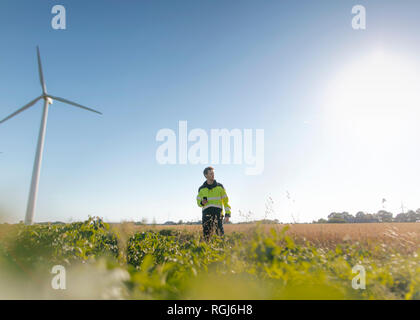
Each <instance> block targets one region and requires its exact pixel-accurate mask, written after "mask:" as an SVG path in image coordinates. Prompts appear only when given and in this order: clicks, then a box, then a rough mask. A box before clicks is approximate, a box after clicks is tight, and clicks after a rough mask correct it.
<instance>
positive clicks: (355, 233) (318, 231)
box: [0, 218, 420, 299]
mask: <svg viewBox="0 0 420 320" xmlns="http://www.w3.org/2000/svg"><path fill="white" fill-rule="evenodd" d="M201 233H202V229H201V226H200V225H177V226H160V225H154V226H153V225H140V226H137V225H134V224H133V223H121V224H111V225H108V224H106V223H103V222H102V221H101V220H99V219H96V218H90V219H89V220H88V221H85V222H80V223H72V224H66V225H34V226H30V227H27V226H23V225H0V267H1V268H0V289H1V290H0V298H6V299H10V298H12V299H13V298H34V297H35V298H37V299H51V298H53V299H420V256H419V254H420V224H419V223H367V224H292V225H282V224H267V225H264V224H228V225H225V233H226V234H225V237H224V239H222V238H220V237H217V236H215V237H213V238H212V240H211V241H210V242H209V243H206V242H204V241H202V237H201ZM54 265H62V266H63V267H64V268H65V272H66V280H65V281H66V289H65V290H54V289H52V287H51V281H52V279H53V277H54V275H53V274H51V268H52V267H53V266H54ZM355 266H362V267H363V269H364V272H365V280H366V286H365V288H364V289H360V288H359V289H357V288H355V287H354V281H355V277H357V276H361V274H360V271H358V272H355V271H354V267H355ZM358 279H359V280H357V281H356V283H359V284H360V283H361V282H360V277H359V278H358Z"/></svg>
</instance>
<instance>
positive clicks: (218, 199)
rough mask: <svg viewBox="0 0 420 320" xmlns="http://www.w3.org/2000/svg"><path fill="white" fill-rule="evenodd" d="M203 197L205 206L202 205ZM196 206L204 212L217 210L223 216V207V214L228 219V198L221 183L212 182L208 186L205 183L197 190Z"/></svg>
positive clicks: (229, 211)
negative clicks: (205, 201)
mask: <svg viewBox="0 0 420 320" xmlns="http://www.w3.org/2000/svg"><path fill="white" fill-rule="evenodd" d="M204 197H207V201H208V202H207V203H206V205H203V204H202V201H203V200H204ZM197 205H198V206H199V207H201V208H202V210H203V211H204V210H206V209H207V208H212V207H213V208H219V209H220V210H221V211H222V214H223V207H225V213H226V216H227V217H230V213H231V210H230V206H229V198H228V196H227V194H226V190H225V188H224V187H223V185H222V184H221V183H218V182H217V181H216V180H214V182H213V184H212V185H208V184H207V181H205V182H204V183H203V185H202V186H201V187H200V188H199V189H198V195H197Z"/></svg>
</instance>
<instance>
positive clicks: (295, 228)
mask: <svg viewBox="0 0 420 320" xmlns="http://www.w3.org/2000/svg"><path fill="white" fill-rule="evenodd" d="M285 226H286V225H285V224H265V225H261V227H262V228H263V230H265V231H267V232H268V231H269V230H270V229H271V228H275V229H276V230H278V231H280V230H281V229H282V228H284V227H285ZM287 226H289V227H290V228H289V230H288V231H287V233H286V234H287V235H288V236H289V237H291V238H292V239H293V240H294V241H296V242H297V243H304V242H306V241H309V242H310V243H311V244H313V245H315V246H317V247H324V248H329V249H331V248H334V247H335V246H336V245H337V244H343V243H354V244H360V245H363V246H368V247H372V248H373V247H374V246H377V245H382V246H387V247H390V248H394V249H396V250H398V251H402V252H401V253H403V252H414V251H416V250H417V249H419V248H420V223H353V224H344V223H343V224H287ZM255 227H256V224H227V225H224V229H225V233H226V234H229V233H232V232H245V233H250V231H252V230H253V229H255ZM112 228H115V229H116V230H119V231H122V233H124V234H128V235H131V234H133V233H135V232H141V231H146V230H157V231H158V230H162V229H176V230H180V231H184V232H198V233H201V232H202V227H201V225H170V226H162V225H140V226H136V225H134V224H133V223H128V222H126V223H122V224H113V225H112Z"/></svg>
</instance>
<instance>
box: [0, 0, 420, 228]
mask: <svg viewBox="0 0 420 320" xmlns="http://www.w3.org/2000/svg"><path fill="white" fill-rule="evenodd" d="M55 4H61V5H63V6H64V7H65V8H66V14H67V17H66V20H67V29H66V30H54V29H53V28H52V27H51V19H52V17H53V14H51V8H52V7H53V6H54V5H55ZM355 4H362V5H365V7H366V10H367V29H366V30H363V31H361V30H359V31H356V30H353V29H352V28H351V19H352V14H351V8H352V6H353V5H355ZM419 6H420V5H419V4H418V3H417V2H415V1H400V2H396V1H368V2H367V1H357V3H356V2H353V1H274V0H273V1H242V0H241V1H228V0H224V1H221V0H218V1H214V0H212V1H207V0H200V1H197V0H194V1H190V0H188V1H187V0H181V1H161V0H157V1H124V2H121V1H110V0H109V1H88V2H87V1H9V0H5V1H2V2H1V4H0V36H1V39H2V43H3V46H2V50H0V92H1V101H0V118H3V116H4V117H5V116H7V115H8V114H10V113H12V112H13V111H15V110H16V109H18V108H19V107H21V106H23V105H24V104H26V103H27V102H29V101H30V100H32V99H33V98H35V97H37V96H38V95H40V93H41V87H40V85H39V80H38V74H37V65H36V51H35V48H36V45H39V46H40V50H41V57H42V61H43V69H44V76H45V79H46V84H47V89H48V92H49V93H51V94H53V95H57V96H61V97H64V98H68V99H70V100H73V101H76V102H79V103H81V104H83V105H86V106H89V107H92V108H95V109H98V110H100V111H102V112H103V116H99V115H96V114H93V113H90V112H86V111H83V110H80V109H77V108H73V107H69V106H67V105H64V104H62V103H60V102H54V104H53V105H52V106H51V107H50V112H49V117H48V124H47V133H46V140H45V148H44V158H43V164H42V169H41V179H40V185H39V194H38V203H37V209H36V213H35V221H55V220H60V221H75V220H82V219H86V218H87V216H88V215H95V216H101V217H104V218H105V219H106V220H107V221H122V220H136V221H139V220H141V219H142V218H146V219H148V220H149V221H152V220H153V219H155V220H156V221H157V222H164V221H166V220H168V219H169V220H174V221H178V220H180V219H182V220H184V221H190V220H198V219H201V212H200V209H199V208H198V207H197V206H196V203H195V196H196V192H197V189H198V187H199V186H200V185H201V184H202V183H203V181H204V177H203V176H202V170H203V169H204V167H205V165H191V164H187V165H160V164H158V163H157V161H156V159H155V154H156V150H157V148H158V146H159V145H160V144H161V143H159V142H157V141H156V134H157V132H158V131H159V130H160V129H162V128H170V129H173V130H174V131H177V128H178V121H182V120H186V121H188V127H189V129H193V128H202V129H204V130H206V131H207V132H210V130H211V129H213V128H227V129H229V130H231V129H234V128H239V129H247V128H250V129H264V133H265V152H264V156H265V158H264V159H265V165H264V167H265V169H264V172H263V174H261V175H257V176H247V175H245V174H244V168H245V165H214V167H215V169H216V171H215V174H216V180H218V181H220V182H222V183H223V184H224V186H225V187H226V190H227V192H228V195H229V197H230V202H231V206H232V210H233V211H232V219H233V221H240V220H243V218H242V217H241V216H240V214H239V210H241V212H242V213H244V212H248V211H251V212H252V216H253V217H254V218H261V217H263V216H264V215H265V211H266V202H267V199H268V198H269V197H271V198H272V199H273V201H274V208H273V209H274V211H275V214H270V217H271V218H277V219H279V220H280V221H283V222H289V221H291V220H292V214H293V215H294V216H295V217H296V216H297V217H298V220H299V221H301V222H303V221H309V222H310V221H312V220H314V219H318V218H321V217H326V216H327V215H328V214H329V213H330V212H333V211H340V212H341V211H348V212H350V213H352V214H355V213H356V212H357V211H359V210H366V211H369V212H376V211H377V210H379V209H381V207H382V203H381V200H382V198H386V199H387V202H386V204H385V205H386V209H388V210H391V211H393V212H394V213H397V212H398V210H400V208H399V207H400V206H401V202H402V201H403V202H404V205H405V206H406V207H410V208H412V209H417V208H419V207H420V201H419V200H418V195H419V192H420V186H419V185H418V181H419V174H420V171H419V169H417V167H418V163H419V156H420V154H419V152H418V151H417V150H418V145H417V136H418V133H419V132H418V129H416V122H415V120H416V116H418V112H417V111H416V109H415V107H416V106H417V105H418V102H420V99H418V97H417V96H416V95H413V96H412V97H411V98H410V99H411V100H410V101H409V102H408V104H409V105H410V106H413V108H412V109H404V110H405V111H404V110H403V111H402V114H403V115H404V116H403V117H401V119H395V120H393V121H400V123H398V124H397V126H396V127H395V128H404V129H401V130H394V131H393V133H392V135H390V133H389V131H386V133H384V135H382V134H376V135H372V133H371V131H372V132H382V131H380V130H383V128H382V127H381V128H379V127H378V128H379V129H380V130H379V129H378V130H376V129H377V128H376V127H375V126H376V123H375V122H373V123H372V124H371V127H370V125H369V127H368V129H366V127H365V128H364V131H363V130H362V129H360V128H359V129H360V130H359V129H357V130H354V128H353V127H352V123H353V124H354V123H356V126H357V125H362V124H361V122H360V121H359V120H360V119H361V118H360V117H359V118H357V117H355V118H351V116H350V120H351V121H350V125H349V127H346V125H344V123H347V122H346V121H347V120H349V118H348V117H347V119H343V115H344V114H349V112H350V111H348V110H347V111H343V112H341V111H340V112H341V113H340V112H338V115H337V112H336V111H337V110H343V109H340V108H345V107H340V108H338V107H336V106H337V105H338V104H343V101H346V100H348V99H347V97H348V96H350V97H351V96H352V92H349V91H345V90H344V92H342V93H341V95H340V96H338V97H336V98H335V99H336V100H332V102H331V99H330V97H331V96H334V95H333V94H332V91H333V92H334V93H336V92H338V91H340V90H338V89H337V88H336V87H334V86H335V85H337V86H339V85H340V82H339V81H343V82H342V83H349V82H350V83H351V81H352V79H353V80H354V79H355V77H356V76H357V74H358V70H361V71H362V72H365V70H366V66H368V68H367V69H368V70H371V69H369V67H370V66H371V63H370V62H369V61H371V60H369V59H370V58H369V57H372V54H373V55H374V54H375V53H377V52H382V53H383V54H384V55H385V57H387V58H386V59H385V60H384V62H383V66H384V69H385V70H393V69H392V68H393V66H394V63H395V65H396V66H397V67H396V68H397V70H396V71H395V72H394V73H391V78H392V79H389V82H386V83H385V84H384V87H387V88H388V87H389V86H391V87H392V86H393V85H394V84H395V85H396V84H398V83H402V84H404V83H405V82H404V81H406V82H407V83H413V82H414V83H417V80H418V79H417V78H416V77H415V76H412V75H411V74H410V75H408V76H407V77H408V78H407V79H406V80H404V79H403V80H401V79H396V78H399V75H401V73H400V72H399V70H400V69H398V68H399V67H398V66H400V65H403V67H401V68H402V69H403V70H405V69H404V68H405V67H406V68H407V69H408V70H418V69H416V68H417V66H418V64H419V63H420V61H419V60H418V58H417V57H416V53H417V52H418V50H419V45H418V44H419V43H420V42H419V40H420V36H419V35H418V32H417V30H418V28H419V22H418V21H420V20H419V17H418V12H419ZM374 57H376V56H374ZM366 61H367V62H366ZM400 62H401V63H400ZM363 63H364V64H363ZM351 66H354V68H353V67H351ZM389 66H390V68H389ZM358 68H359V69H358ZM346 70H347V71H346ZM349 70H350V71H349ZM372 70H373V71H374V70H375V69H372ZM372 70H371V71H370V73H369V72H368V71H366V77H365V78H367V79H371V78H372V77H373V76H372V72H373V71H372ZM352 72H353V73H352ZM354 72H355V73H356V76H355V75H354ZM359 74H360V72H359ZM413 74H417V72H414V71H413ZM388 75H389V74H386V76H388ZM392 75H393V77H392ZM395 75H397V76H398V77H397V76H395ZM402 77H405V73H404V75H403V76H402ZM410 77H411V78H410ZM336 79H341V80H337V81H336ZM343 79H344V80H343ZM373 79H376V78H374V77H373ZM410 79H411V80H412V81H411V82H409V80H410ZM359 80H360V79H359ZM359 80H357V79H356V80H355V81H359ZM359 82H360V81H359ZM337 83H338V84H337ZM368 85H370V84H369V83H367V86H368ZM331 88H333V89H331ZM380 88H382V87H380ZM398 88H399V89H398V90H399V91H398V90H394V92H396V93H395V94H396V95H397V96H398V97H399V95H398V93H399V92H401V91H403V89H401V86H399V87H398ZM403 88H404V86H403ZM391 89H392V88H391ZM394 89H395V88H394ZM340 92H341V91H340ZM401 94H402V93H401ZM379 95H380V94H379ZM387 97H388V96H387V95H385V96H383V97H382V96H381V97H378V96H374V97H372V96H367V99H368V101H371V102H372V104H375V103H376V104H378V105H380V103H381V101H382V102H383V101H386V100H387ZM397 104H398V103H397ZM397 104H396V105H395V106H394V107H393V109H392V110H393V111H394V112H396V111H398V110H400V109H398V108H399V105H397ZM343 105H345V103H344V104H343ZM349 110H350V109H349ZM351 110H353V109H351ZM356 110H357V109H356ZM375 110H376V109H375ZM41 112H42V103H41V102H38V103H37V104H36V105H35V106H34V107H32V108H31V109H29V110H27V111H25V112H24V113H22V114H19V115H18V116H16V117H15V118H13V119H11V120H9V121H7V122H5V123H3V124H2V125H1V126H0V152H2V153H0V210H2V211H3V212H6V213H7V214H8V215H9V216H8V217H7V220H8V221H13V222H17V221H19V220H23V218H24V214H25V210H26V201H27V197H28V192H29V183H30V178H31V174H32V166H33V159H34V155H35V148H36V140H37V136H38V130H39V125H40V119H41ZM372 112H377V110H376V111H372ZM398 112H399V111H398ZM350 113H351V112H350ZM356 113H357V112H356ZM373 115H374V116H375V114H373ZM359 116H360V114H359ZM340 117H341V118H340ZM340 121H343V122H342V123H341V122H340ZM352 121H353V122H352ZM384 123H385V122H384ZM388 124H389V127H391V128H393V127H394V123H393V122H391V123H388ZM343 128H344V129H343ZM370 128H371V129H370ZM369 130H370V131H369ZM356 131H357V132H356ZM384 132H385V131H384ZM390 137H391V138H390ZM385 141H386V142H387V143H385ZM287 191H288V192H289V194H290V196H291V198H292V200H289V199H288V198H287V197H286V192H287ZM293 200H294V202H293Z"/></svg>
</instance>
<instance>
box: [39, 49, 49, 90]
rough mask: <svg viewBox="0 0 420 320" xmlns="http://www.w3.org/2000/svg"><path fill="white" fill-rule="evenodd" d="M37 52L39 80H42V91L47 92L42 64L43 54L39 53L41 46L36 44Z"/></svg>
mask: <svg viewBox="0 0 420 320" xmlns="http://www.w3.org/2000/svg"><path fill="white" fill-rule="evenodd" d="M36 53H37V55H38V72H39V81H40V82H41V87H42V93H43V94H46V93H47V87H46V86H45V81H44V74H43V73H42V64H41V55H40V54H39V47H38V46H36Z"/></svg>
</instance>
